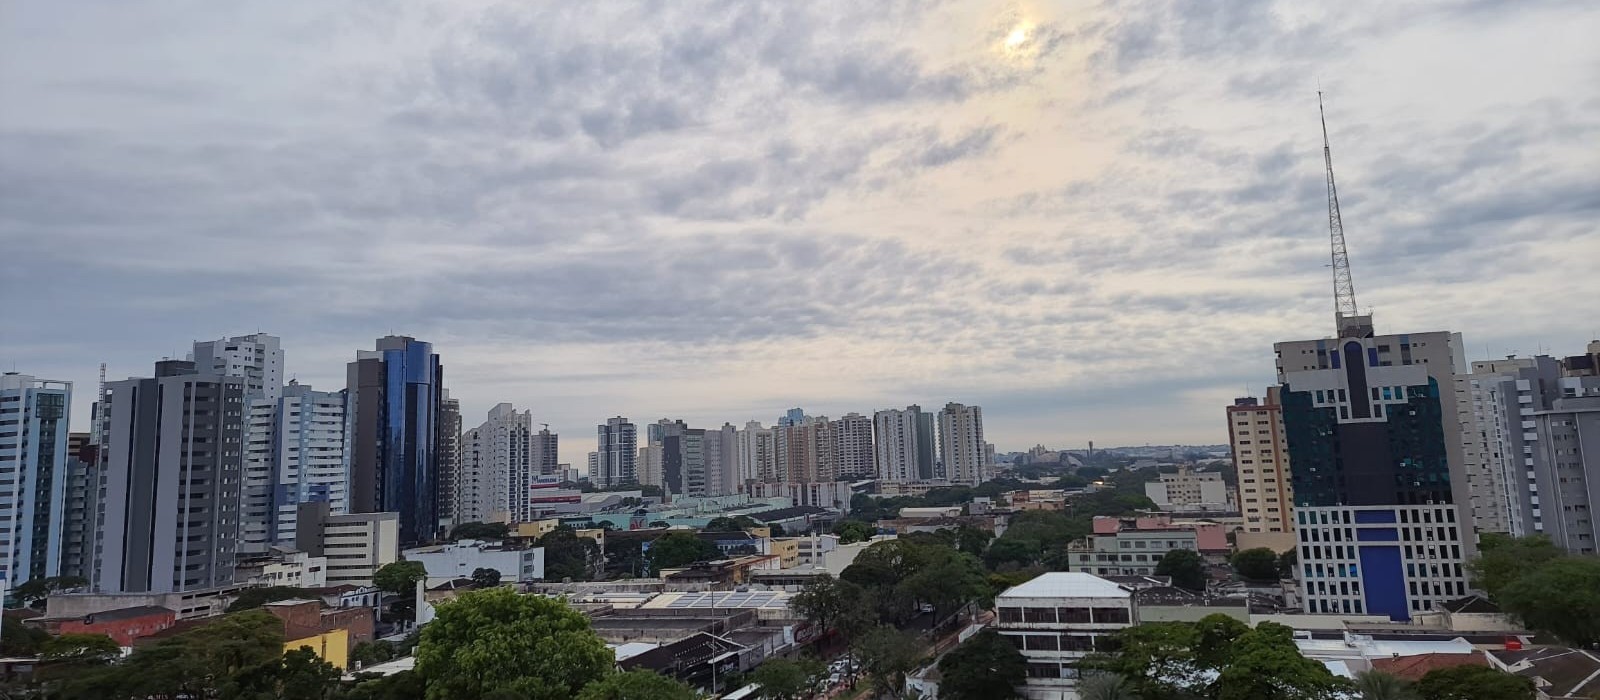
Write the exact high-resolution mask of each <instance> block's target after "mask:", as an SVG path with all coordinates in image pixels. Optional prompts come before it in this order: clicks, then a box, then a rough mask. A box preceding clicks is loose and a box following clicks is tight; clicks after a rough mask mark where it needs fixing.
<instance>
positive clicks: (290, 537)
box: [239, 381, 350, 554]
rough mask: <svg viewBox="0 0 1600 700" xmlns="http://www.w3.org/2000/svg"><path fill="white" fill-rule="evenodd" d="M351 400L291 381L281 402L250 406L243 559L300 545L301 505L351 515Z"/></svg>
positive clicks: (242, 517)
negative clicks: (322, 506)
mask: <svg viewBox="0 0 1600 700" xmlns="http://www.w3.org/2000/svg"><path fill="white" fill-rule="evenodd" d="M345 398H346V393H345V392H343V391H331V392H330V391H316V390H313V389H312V388H311V386H310V385H306V384H300V383H299V382H294V381H291V382H289V384H288V386H285V387H283V388H282V390H281V392H280V395H279V398H277V399H276V400H274V399H269V398H265V397H261V398H251V399H248V400H247V401H246V405H247V407H248V408H247V410H248V413H247V414H246V420H245V442H244V485H243V488H242V490H241V495H240V499H241V500H240V522H239V553H240V554H261V553H263V552H266V551H267V549H268V548H269V547H272V546H274V545H281V546H285V547H290V548H293V547H294V546H295V542H294V535H295V517H296V513H297V512H298V509H299V507H300V504H301V503H310V502H313V501H322V502H326V503H327V504H328V508H329V510H330V511H331V512H333V513H345V512H348V510H349V507H350V500H349V493H348V491H347V490H346V489H347V488H348V484H349V481H350V462H349V458H348V456H349V454H350V440H349V434H348V433H347V432H346V427H347V418H348V416H347V414H346V406H345Z"/></svg>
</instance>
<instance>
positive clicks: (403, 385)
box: [346, 335, 444, 543]
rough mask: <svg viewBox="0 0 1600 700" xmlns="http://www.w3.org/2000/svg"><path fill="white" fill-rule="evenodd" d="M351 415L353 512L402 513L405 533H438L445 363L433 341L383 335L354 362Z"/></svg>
mask: <svg viewBox="0 0 1600 700" xmlns="http://www.w3.org/2000/svg"><path fill="white" fill-rule="evenodd" d="M347 370H348V375H347V379H348V384H347V385H346V387H347V390H348V391H349V401H350V411H351V413H352V420H351V428H350V429H351V458H350V510H351V511H352V512H356V513H399V514H400V538H401V540H402V541H404V542H408V543H415V542H421V541H424V540H429V539H432V538H434V537H436V536H437V535H438V534H439V508H438V501H439V493H438V474H439V465H440V452H439V443H440V442H441V439H440V432H441V430H442V429H443V427H444V426H443V421H442V420H441V419H440V414H441V411H442V408H443V405H442V404H443V399H444V394H443V384H444V367H443V366H442V365H441V364H440V362H439V356H438V355H436V354H434V352H433V346H432V345H431V344H429V343H425V342H421V341H418V340H417V339H415V338H410V337H407V336H394V335H391V336H384V337H382V338H379V339H378V341H377V343H376V349H375V350H363V351H360V352H358V353H356V361H355V362H352V363H350V364H349V365H348V368H347Z"/></svg>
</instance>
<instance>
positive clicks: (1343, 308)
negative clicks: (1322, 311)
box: [1317, 90, 1371, 335]
mask: <svg viewBox="0 0 1600 700" xmlns="http://www.w3.org/2000/svg"><path fill="white" fill-rule="evenodd" d="M1317 115H1318V116H1319V117H1321V119H1322V160H1323V162H1324V163H1325V164H1326V165H1327V167H1328V238H1329V241H1330V242H1331V243H1332V245H1333V318H1334V327H1335V328H1336V329H1337V330H1338V331H1339V332H1340V334H1341V335H1342V334H1343V333H1344V330H1345V319H1346V318H1353V317H1355V316H1358V315H1360V310H1359V309H1358V308H1357V307H1356V286H1355V282H1353V281H1351V279H1350V254H1349V253H1348V252H1346V251H1345V247H1344V222H1343V221H1342V220H1341V219H1340V218H1339V188H1338V186H1337V185H1335V184H1334V182H1333V148H1332V147H1331V146H1330V145H1329V143H1328V115H1327V112H1326V111H1325V110H1324V109H1323V107H1322V91H1321V90H1318V91H1317ZM1369 323H1370V322H1369ZM1365 335H1371V333H1370V331H1369V332H1368V333H1366V334H1365Z"/></svg>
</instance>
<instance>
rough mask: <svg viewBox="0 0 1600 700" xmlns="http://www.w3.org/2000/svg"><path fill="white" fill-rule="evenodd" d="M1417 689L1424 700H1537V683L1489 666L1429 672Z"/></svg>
mask: <svg viewBox="0 0 1600 700" xmlns="http://www.w3.org/2000/svg"><path fill="white" fill-rule="evenodd" d="M1413 688H1414V689H1415V690H1416V691H1417V696H1418V697H1420V698H1422V700H1533V698H1534V690H1533V681H1531V680H1529V679H1527V678H1523V677H1522V676H1514V675H1511V674H1509V673H1505V672H1503V671H1497V670H1495V669H1492V668H1489V667H1488V666H1452V667H1450V668H1441V669H1437V670H1434V671H1429V672H1428V675H1426V676H1423V677H1422V680H1419V681H1417V683H1416V685H1415V686H1413Z"/></svg>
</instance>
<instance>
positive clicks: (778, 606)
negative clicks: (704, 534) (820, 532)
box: [639, 591, 792, 610]
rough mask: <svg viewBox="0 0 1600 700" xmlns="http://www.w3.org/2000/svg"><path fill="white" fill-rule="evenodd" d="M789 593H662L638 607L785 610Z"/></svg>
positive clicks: (787, 605)
mask: <svg viewBox="0 0 1600 700" xmlns="http://www.w3.org/2000/svg"><path fill="white" fill-rule="evenodd" d="M791 595H792V594H791V593H788V592H787V591H707V592H703V593H677V592H672V593H662V594H661V595H658V596H656V597H655V598H653V599H651V600H650V602H648V603H645V604H643V605H641V606H639V607H641V608H667V609H671V610H681V609H684V608H695V609H716V608H765V609H773V610H787V609H788V608H789V598H790V597H791Z"/></svg>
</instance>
